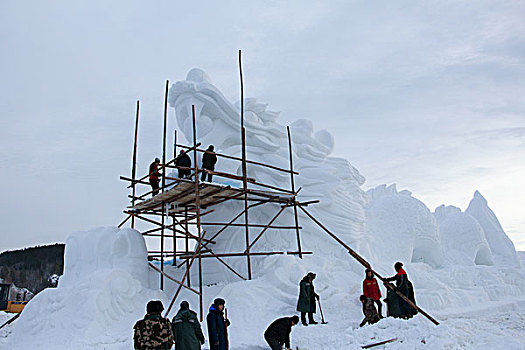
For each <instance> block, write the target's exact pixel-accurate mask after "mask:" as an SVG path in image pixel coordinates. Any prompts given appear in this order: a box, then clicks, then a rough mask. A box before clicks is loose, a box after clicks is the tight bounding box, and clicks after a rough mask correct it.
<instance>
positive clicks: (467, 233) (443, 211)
mask: <svg viewBox="0 0 525 350" xmlns="http://www.w3.org/2000/svg"><path fill="white" fill-rule="evenodd" d="M434 216H435V217H436V220H437V222H438V225H439V233H440V236H441V244H442V246H443V251H444V254H445V256H446V257H447V260H448V262H449V263H451V264H459V265H494V258H493V256H492V251H491V250H490V247H489V244H488V242H487V240H486V239H485V233H484V232H483V228H482V227H481V225H480V224H479V223H478V221H477V220H476V219H475V218H474V217H472V216H471V215H469V214H467V213H462V212H461V209H459V208H457V207H454V206H444V205H441V206H439V207H437V208H436V210H435V212H434Z"/></svg>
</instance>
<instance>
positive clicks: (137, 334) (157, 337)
mask: <svg viewBox="0 0 525 350" xmlns="http://www.w3.org/2000/svg"><path fill="white" fill-rule="evenodd" d="M162 310H164V306H162V302H161V301H160V300H151V301H150V302H148V305H147V306H146V316H145V317H144V319H142V320H140V321H137V323H135V326H134V327H133V329H134V334H133V342H134V347H135V350H169V349H171V347H172V346H173V333H172V330H171V324H170V321H169V320H168V319H167V318H164V317H162V316H161V314H160V313H161V312H162Z"/></svg>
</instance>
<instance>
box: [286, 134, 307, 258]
mask: <svg viewBox="0 0 525 350" xmlns="http://www.w3.org/2000/svg"><path fill="white" fill-rule="evenodd" d="M286 132H287V133H288V152H289V153H290V183H291V186H292V192H293V193H295V181H294V174H293V150H292V136H291V135H290V127H289V126H286ZM293 214H294V219H295V233H296V236H297V249H298V250H299V258H301V259H302V258H303V255H302V254H301V250H302V249H301V235H300V234H299V218H298V216H297V201H296V195H295V194H294V196H293Z"/></svg>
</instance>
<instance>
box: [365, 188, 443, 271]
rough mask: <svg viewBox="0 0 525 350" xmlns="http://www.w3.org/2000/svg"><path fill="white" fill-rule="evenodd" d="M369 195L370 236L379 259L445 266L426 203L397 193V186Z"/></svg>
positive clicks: (405, 193)
mask: <svg viewBox="0 0 525 350" xmlns="http://www.w3.org/2000/svg"><path fill="white" fill-rule="evenodd" d="M367 194H368V196H369V198H370V204H369V207H368V210H367V217H368V225H367V236H368V239H369V241H370V245H371V247H372V248H371V249H372V251H373V252H374V257H375V258H376V259H378V260H381V261H389V262H395V261H405V262H407V261H412V262H424V263H427V264H429V265H431V266H434V267H437V266H441V265H442V264H443V253H442V250H441V242H440V239H439V233H438V228H437V223H436V220H435V219H434V217H433V216H432V213H431V212H430V210H428V208H427V207H426V205H425V204H423V202H421V201H419V200H418V199H416V198H414V197H412V195H411V193H410V192H409V191H401V192H398V191H397V189H396V186H395V185H391V186H388V187H387V186H386V185H381V186H378V187H376V188H374V189H371V190H368V191H367Z"/></svg>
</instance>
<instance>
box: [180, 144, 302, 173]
mask: <svg viewBox="0 0 525 350" xmlns="http://www.w3.org/2000/svg"><path fill="white" fill-rule="evenodd" d="M177 147H181V148H184V149H189V150H192V149H193V147H189V146H186V145H182V144H180V143H178V144H177ZM197 152H201V153H204V152H206V150H205V149H202V148H197ZM214 153H215V154H216V155H217V156H218V157H222V158H226V159H231V160H238V161H242V158H239V157H234V156H230V155H227V154H222V153H218V152H214ZM246 163H248V164H254V165H260V166H262V167H266V168H270V169H274V170H278V171H281V172H283V173H289V172H290V170H287V169H283V168H279V167H277V166H275V165H271V164H265V163H261V162H256V161H254V160H249V159H247V160H246ZM294 174H295V175H299V173H298V172H295V171H294Z"/></svg>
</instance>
